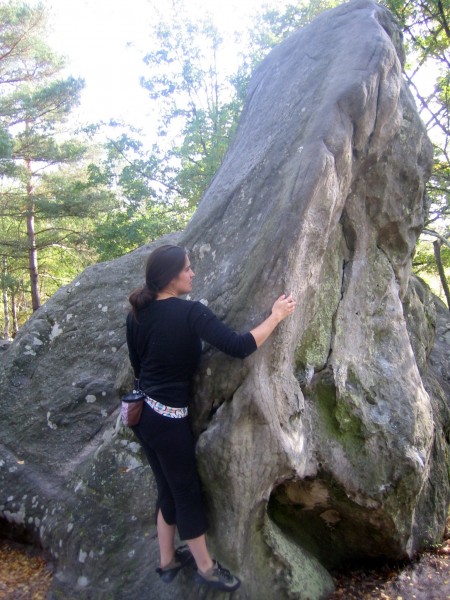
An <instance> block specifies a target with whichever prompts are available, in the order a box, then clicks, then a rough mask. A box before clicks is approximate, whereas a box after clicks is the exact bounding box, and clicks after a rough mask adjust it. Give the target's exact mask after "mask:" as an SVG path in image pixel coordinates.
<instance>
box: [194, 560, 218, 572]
mask: <svg viewBox="0 0 450 600" xmlns="http://www.w3.org/2000/svg"><path fill="white" fill-rule="evenodd" d="M213 566H214V561H213V560H212V558H210V559H209V560H203V561H202V562H201V564H199V563H197V569H198V570H199V571H200V572H201V573H206V572H207V571H209V570H210V569H212V568H213Z"/></svg>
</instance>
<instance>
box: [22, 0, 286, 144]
mask: <svg viewBox="0 0 450 600" xmlns="http://www.w3.org/2000/svg"><path fill="white" fill-rule="evenodd" d="M34 1H36V2H37V1H38V0H32V2H34ZM268 3H270V5H272V6H274V5H277V6H283V5H285V4H286V3H287V0H269V2H268ZM168 4H169V0H159V2H158V8H160V6H161V7H164V6H167V5H168ZM185 4H186V6H187V7H188V9H189V11H192V14H193V15H202V14H205V13H206V12H209V13H210V14H211V15H212V16H213V18H214V21H215V23H216V25H217V26H218V28H219V29H220V31H224V32H225V33H226V32H227V31H228V32H230V31H233V30H234V29H235V28H237V27H240V28H241V29H242V27H243V26H245V25H246V24H249V23H250V21H251V16H252V15H254V14H255V13H256V12H258V10H260V9H261V5H262V4H264V2H262V1H261V0H185ZM44 5H46V6H47V7H48V8H49V12H50V19H49V21H50V28H51V30H52V33H51V37H50V38H49V40H48V42H49V44H50V45H51V46H52V47H53V48H54V50H56V51H57V52H58V53H60V54H63V55H64V56H66V57H67V59H68V65H69V72H70V74H72V75H74V76H76V77H82V78H84V79H85V82H86V88H85V90H84V92H83V96H82V104H81V107H80V120H81V121H83V122H88V121H89V122H98V121H100V120H103V121H107V120H109V119H110V118H115V119H123V120H125V121H127V122H128V123H130V124H133V125H138V126H144V128H147V127H146V123H148V125H149V129H152V128H153V127H154V120H153V119H152V117H151V115H150V113H151V102H150V101H149V99H148V95H147V93H146V91H145V90H143V89H142V88H141V87H140V85H139V77H140V76H141V75H143V74H144V73H145V65H144V64H143V62H142V58H143V56H144V54H145V52H146V50H148V47H147V46H146V39H147V38H148V32H149V29H150V25H151V23H152V19H153V20H154V18H155V15H154V14H153V11H152V8H151V4H150V2H149V0H44ZM149 133H150V132H149Z"/></svg>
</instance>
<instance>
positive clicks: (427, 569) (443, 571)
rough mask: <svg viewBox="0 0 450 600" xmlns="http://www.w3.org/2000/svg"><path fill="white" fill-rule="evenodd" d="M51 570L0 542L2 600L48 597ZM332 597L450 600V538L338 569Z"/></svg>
mask: <svg viewBox="0 0 450 600" xmlns="http://www.w3.org/2000/svg"><path fill="white" fill-rule="evenodd" d="M51 580H52V573H51V569H50V568H49V566H48V565H47V564H46V561H45V559H44V558H43V557H42V556H41V555H40V554H39V551H38V550H36V549H33V548H32V547H29V546H24V545H22V544H17V543H15V542H10V541H6V540H0V600H45V598H46V597H47V593H48V591H49V589H50V585H51ZM334 583H335V586H336V590H335V591H334V592H333V594H331V596H330V597H329V598H328V600H450V540H449V539H448V538H447V539H446V540H444V543H443V544H442V546H440V547H438V548H436V549H434V550H433V551H430V552H424V553H423V554H421V555H420V556H419V557H418V558H417V559H416V560H415V561H413V562H411V563H408V564H407V565H402V566H396V567H389V566H386V565H384V566H381V567H379V568H377V569H368V570H363V569H358V570H355V571H352V572H351V573H349V574H342V573H335V574H334Z"/></svg>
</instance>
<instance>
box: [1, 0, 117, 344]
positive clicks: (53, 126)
mask: <svg viewBox="0 0 450 600" xmlns="http://www.w3.org/2000/svg"><path fill="white" fill-rule="evenodd" d="M0 23H1V25H0V49H1V56H0V231H1V237H0V255H1V257H2V279H1V281H2V292H3V297H4V299H7V301H10V303H11V304H10V309H11V312H12V315H13V320H15V321H16V322H15V323H13V328H14V330H17V327H18V326H19V325H20V323H21V322H23V320H24V319H25V318H26V317H27V316H28V315H29V313H30V311H31V308H32V309H33V310H35V309H36V308H38V307H39V305H40V303H41V298H42V299H43V300H45V299H46V298H48V297H49V296H50V295H51V294H53V293H54V292H55V291H56V289H57V288H58V287H59V286H60V285H61V284H63V283H67V282H68V281H69V280H70V279H71V278H73V277H74V276H75V275H76V274H77V272H78V271H79V269H81V268H83V267H84V266H85V265H86V261H87V260H88V259H89V260H90V261H92V260H93V259H94V257H93V255H92V252H91V251H90V250H89V249H88V248H87V246H86V243H85V240H86V238H87V236H88V234H89V233H90V231H91V229H92V220H93V219H94V218H95V217H96V216H97V214H98V212H99V210H103V209H105V207H106V206H108V204H110V200H111V194H110V193H109V192H107V191H106V190H104V189H102V188H101V187H100V186H94V185H93V184H92V182H91V181H90V180H89V177H88V173H87V170H86V162H85V161H86V158H85V156H86V153H87V149H88V148H87V146H86V143H85V142H84V141H81V140H80V139H79V138H75V137H70V136H69V133H68V131H66V130H65V128H64V126H65V125H66V123H67V120H68V117H69V115H70V113H71V111H72V109H73V108H74V106H76V105H77V103H78V101H79V95H80V92H81V90H82V89H83V86H84V82H83V81H82V80H81V79H75V78H73V77H67V78H65V79H62V78H60V77H59V74H60V71H61V69H62V67H63V65H64V63H63V61H62V60H61V59H60V58H59V57H57V56H56V55H55V54H54V53H53V52H52V51H51V49H50V48H49V47H48V46H47V45H46V44H45V42H44V41H43V40H44V36H45V26H46V15H45V11H44V9H43V6H42V5H38V6H36V7H29V6H26V5H25V4H23V3H21V2H9V3H7V4H6V5H2V6H0ZM30 299H31V301H32V302H31V306H30ZM8 316H9V315H5V323H6V324H7V323H8V319H7V317H8ZM5 334H9V331H8V332H7V331H5Z"/></svg>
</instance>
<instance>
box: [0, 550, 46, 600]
mask: <svg viewBox="0 0 450 600" xmlns="http://www.w3.org/2000/svg"><path fill="white" fill-rule="evenodd" d="M51 582H52V574H51V570H50V569H49V567H48V566H47V563H46V561H45V559H44V558H43V557H42V556H40V553H39V551H37V550H35V549H34V548H32V547H28V546H24V545H22V544H16V543H15V542H10V541H7V540H0V600H45V598H46V597H47V593H48V590H49V589H50V585H51Z"/></svg>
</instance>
